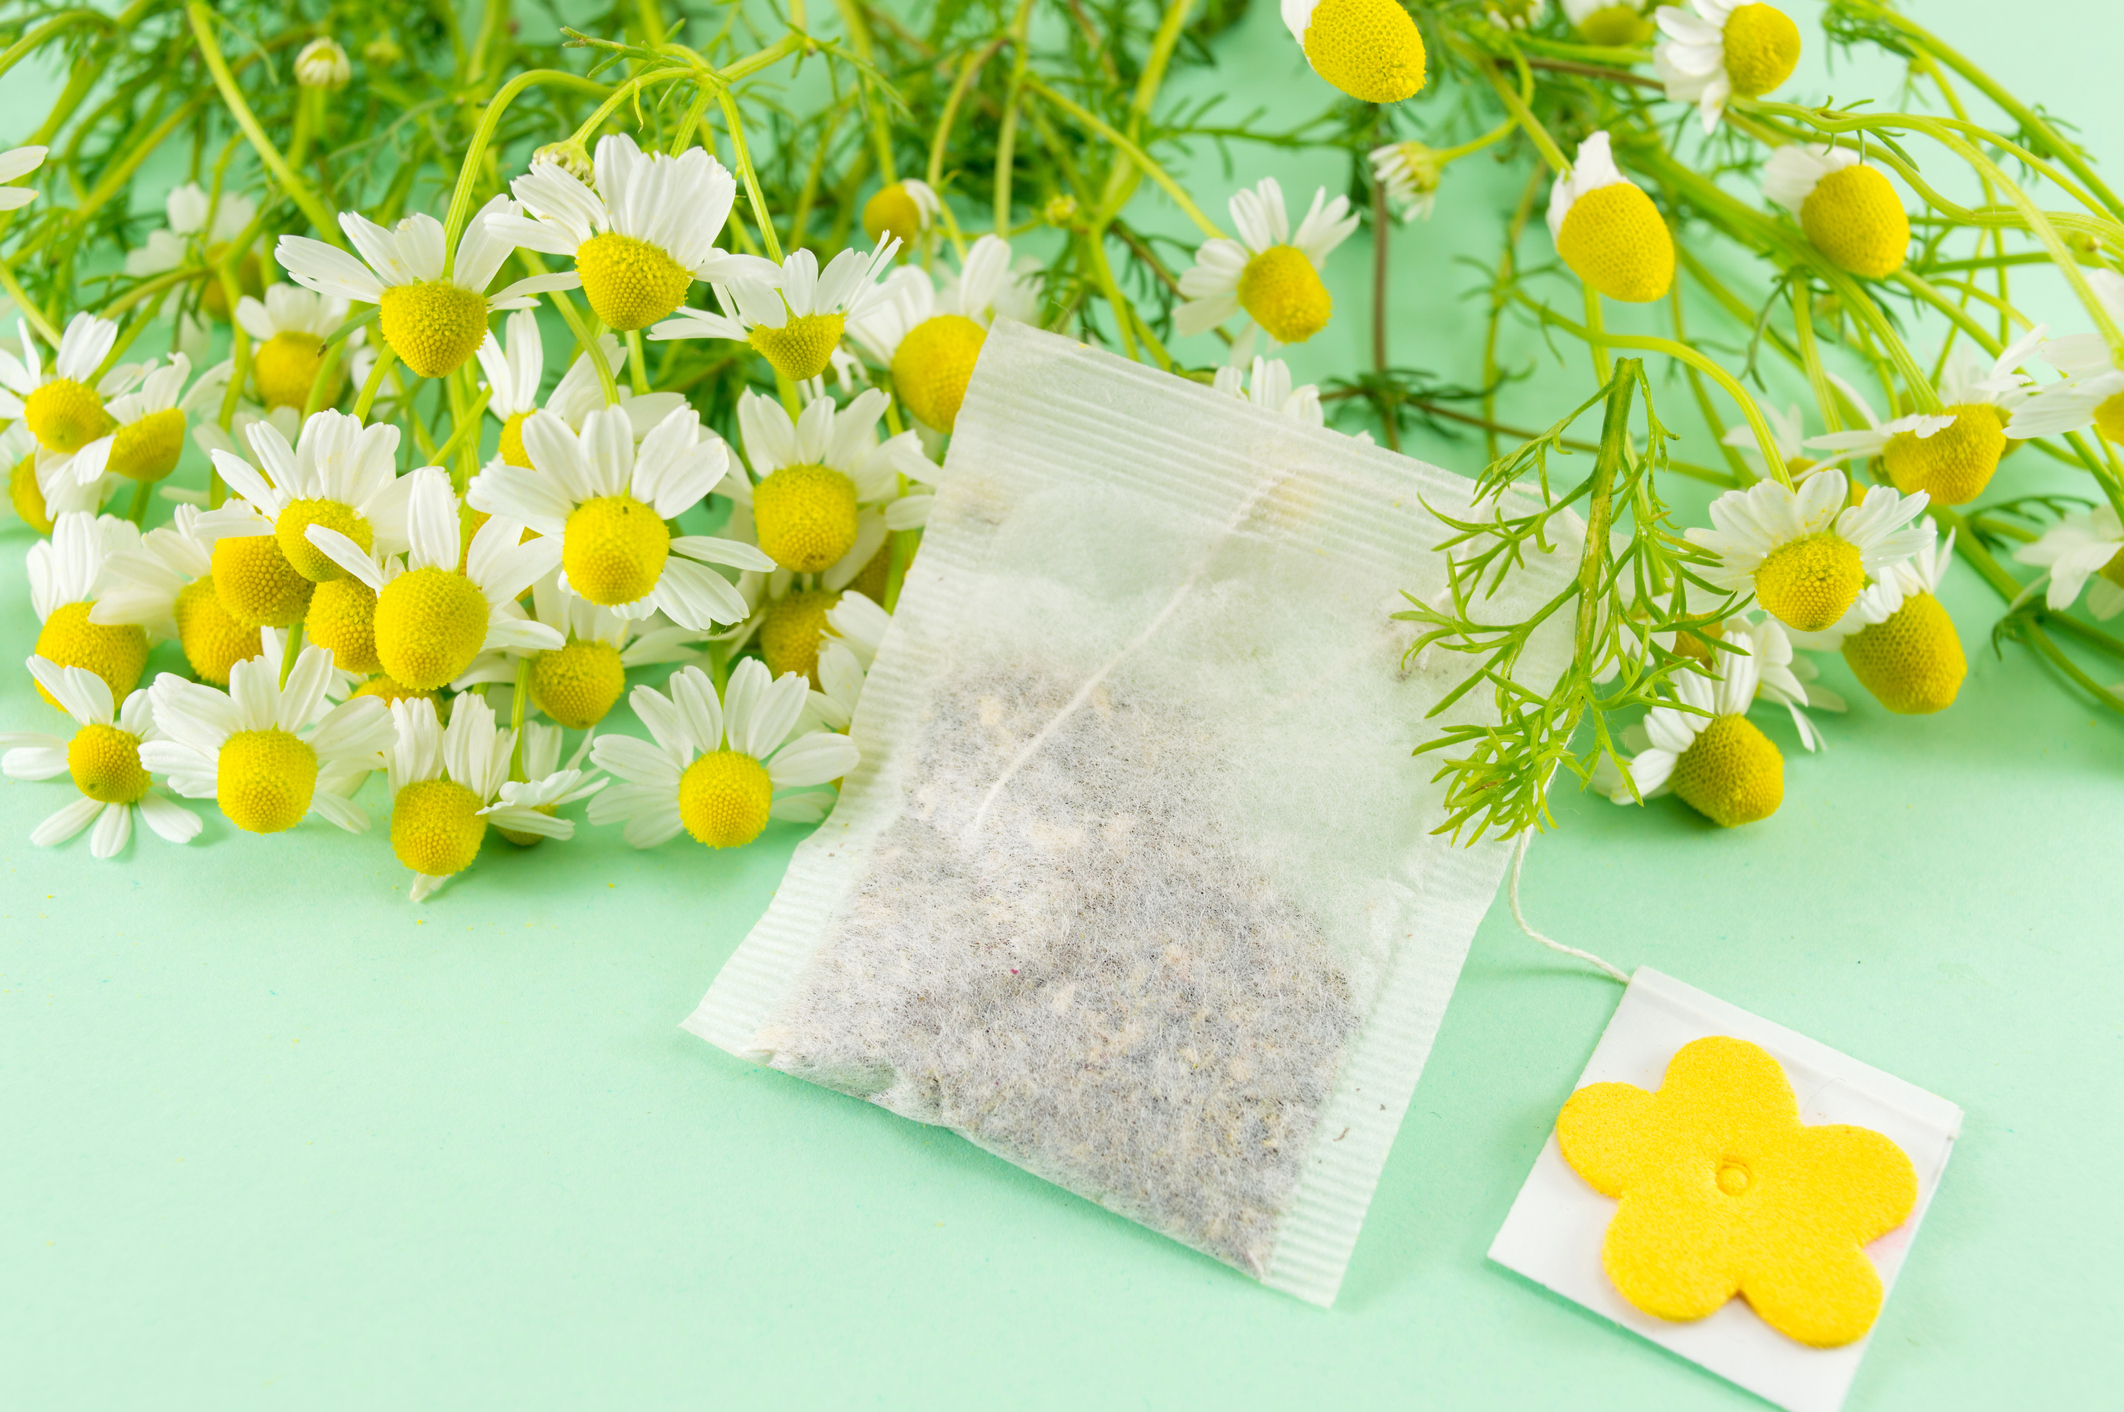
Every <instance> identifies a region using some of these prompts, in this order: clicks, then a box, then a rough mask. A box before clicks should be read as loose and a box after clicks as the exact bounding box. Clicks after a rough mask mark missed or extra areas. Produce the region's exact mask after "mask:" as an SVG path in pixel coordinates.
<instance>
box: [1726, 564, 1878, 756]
mask: <svg viewBox="0 0 2124 1412" xmlns="http://www.w3.org/2000/svg"><path fill="white" fill-rule="evenodd" d="M1889 572H1890V573H1891V574H1893V573H1894V572H1896V571H1895V570H1893V569H1891V570H1889ZM1868 591H1869V592H1870V591H1871V590H1870V587H1869V590H1868ZM1859 597H1860V598H1861V599H1862V600H1863V599H1864V597H1865V594H1863V593H1862V594H1860V595H1859ZM1721 640H1722V641H1724V642H1727V643H1731V644H1733V645H1735V646H1737V647H1738V648H1739V649H1740V650H1741V651H1743V652H1746V653H1747V654H1748V655H1749V656H1750V657H1752V658H1754V660H1755V671H1756V684H1755V695H1756V699H1757V700H1759V701H1770V702H1774V703H1776V704H1777V705H1780V706H1783V707H1784V708H1785V710H1786V711H1787V712H1788V713H1790V715H1791V717H1792V728H1793V729H1794V730H1796V731H1798V732H1799V738H1800V744H1801V745H1802V746H1804V747H1806V749H1807V750H1808V751H1810V752H1811V751H1814V750H1818V749H1820V748H1821V746H1822V735H1821V732H1820V731H1819V730H1817V729H1816V728H1815V725H1814V722H1813V721H1812V720H1811V719H1809V718H1808V716H1807V712H1806V709H1805V708H1807V707H1810V706H1811V707H1814V708H1815V709H1817V710H1822V711H1837V712H1841V711H1844V710H1846V709H1847V707H1846V706H1845V703H1844V698H1843V697H1842V696H1840V695H1838V694H1837V693H1836V692H1834V691H1831V690H1830V689H1829V688H1827V687H1825V686H1823V685H1821V683H1820V681H1819V678H1820V676H1821V670H1820V669H1819V668H1817V667H1816V666H1815V665H1814V663H1812V662H1810V661H1808V660H1807V659H1806V658H1804V657H1802V656H1800V655H1799V654H1798V653H1796V652H1794V651H1793V650H1792V649H1793V646H1794V644H1793V641H1792V634H1790V633H1788V632H1787V631H1786V630H1785V627H1784V624H1782V623H1780V622H1778V621H1777V619H1775V618H1772V617H1770V616H1768V615H1767V614H1755V613H1740V614H1736V615H1735V616H1734V617H1731V618H1728V619H1727V620H1726V622H1725V631H1724V632H1723V633H1722V634H1721ZM1732 655H1733V654H1732V653H1719V654H1718V656H1720V657H1721V658H1725V657H1730V656H1732ZM1724 668H1725V664H1724V662H1723V661H1720V662H1718V663H1716V664H1715V670H1721V671H1722V670H1724Z"/></svg>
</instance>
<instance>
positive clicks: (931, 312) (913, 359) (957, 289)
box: [848, 235, 1039, 432]
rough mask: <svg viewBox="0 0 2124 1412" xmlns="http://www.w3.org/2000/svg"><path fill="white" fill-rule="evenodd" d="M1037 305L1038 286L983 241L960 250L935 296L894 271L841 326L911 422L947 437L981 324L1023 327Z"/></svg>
mask: <svg viewBox="0 0 2124 1412" xmlns="http://www.w3.org/2000/svg"><path fill="white" fill-rule="evenodd" d="M1038 300H1039V283H1038V281H1037V280H1036V279H1033V278H1029V277H1027V276H1024V275H1021V274H1019V273H1016V272H1014V271H1013V270H1012V269H1011V262H1010V242H1009V241H1006V240H1004V239H1002V238H1001V237H1000V236H994V235H984V236H982V237H981V238H980V239H979V240H976V241H975V242H974V243H973V244H972V245H971V246H970V247H968V249H967V251H966V263H965V267H964V268H963V269H962V270H961V271H960V273H959V277H958V278H957V279H956V280H949V279H948V280H947V282H946V284H945V286H944V288H943V289H941V290H940V289H938V288H937V287H936V285H935V284H933V283H932V282H931V280H930V277H929V274H928V272H927V271H925V270H921V269H917V268H915V267H913V266H902V267H901V268H900V269H897V270H894V271H893V272H892V273H891V274H890V275H888V276H887V277H886V279H885V284H884V289H883V292H882V294H881V295H880V297H879V298H878V299H877V300H876V301H875V302H874V303H873V304H872V305H871V306H870V307H869V309H867V310H866V311H865V312H864V313H863V314H862V315H861V316H860V317H859V318H855V319H852V320H850V321H849V324H848V337H849V339H850V341H851V342H853V343H854V344H855V345H856V346H857V347H859V348H861V349H862V350H863V351H864V352H865V353H867V354H869V355H870V356H871V358H873V359H874V360H876V361H877V362H878V363H880V364H882V365H883V366H885V367H888V368H890V369H892V386H893V391H895V392H897V393H898V394H899V396H900V401H901V402H903V403H905V404H906V407H907V410H908V411H909V412H911V413H913V414H914V418H915V420H916V421H918V422H920V423H921V424H922V425H923V426H926V427H929V428H931V429H933V430H936V431H941V432H948V431H950V430H951V429H952V428H953V427H954V426H956V425H957V424H958V419H959V404H960V403H961V402H963V401H965V399H966V384H967V381H968V380H969V379H971V378H972V377H973V369H974V360H975V359H977V358H979V357H980V356H981V345H982V343H983V342H984V341H985V340H986V339H987V337H988V326H989V324H990V323H992V322H993V321H994V320H995V319H997V318H1012V319H1017V320H1019V321H1021V322H1027V321H1030V320H1031V318H1032V316H1033V314H1034V312H1035V311H1036V309H1037V307H1038Z"/></svg>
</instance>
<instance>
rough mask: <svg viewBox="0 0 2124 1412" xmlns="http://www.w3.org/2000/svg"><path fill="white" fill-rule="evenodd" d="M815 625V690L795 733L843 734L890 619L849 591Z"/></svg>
mask: <svg viewBox="0 0 2124 1412" xmlns="http://www.w3.org/2000/svg"><path fill="white" fill-rule="evenodd" d="M820 619H821V628H822V631H821V633H820V635H819V636H818V637H817V638H816V639H815V640H814V641H813V642H812V643H811V645H810V650H811V653H812V661H811V664H810V669H809V675H810V677H811V680H812V683H813V686H814V687H815V690H813V691H812V693H811V696H810V698H809V704H808V705H806V707H805V708H804V710H805V716H804V725H802V726H800V727H798V733H799V734H802V733H803V731H804V730H806V729H818V730H836V731H846V730H847V729H848V723H849V721H850V720H851V719H853V717H854V715H855V708H856V702H857V701H858V700H859V699H860V698H861V696H862V694H863V683H864V680H865V678H866V677H867V676H868V674H869V672H870V664H871V663H872V662H874V661H875V660H877V655H878V645H879V644H880V643H881V642H883V641H884V640H885V630H886V628H888V627H890V626H891V625H892V618H891V616H890V615H889V614H888V613H886V611H885V610H884V609H883V608H880V607H879V606H878V605H877V603H876V602H874V601H873V600H872V599H871V598H870V597H869V596H868V595H866V594H863V593H859V592H857V591H855V590H854V589H850V590H849V591H848V592H846V593H839V594H835V595H833V598H832V601H831V602H829V603H828V604H827V605H826V606H825V608H824V610H823V611H822V612H821V613H820ZM761 655H763V656H765V657H767V670H768V671H770V672H772V671H774V670H775V663H774V658H773V656H772V655H771V654H768V653H765V652H763V653H762V654H761ZM829 802H830V801H829ZM821 817H824V816H823V815H822V816H821Z"/></svg>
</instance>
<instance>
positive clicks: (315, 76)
mask: <svg viewBox="0 0 2124 1412" xmlns="http://www.w3.org/2000/svg"><path fill="white" fill-rule="evenodd" d="M353 77H354V66H353V65H351V64H349V63H348V62H347V51H346V50H344V49H342V48H340V47H339V41H338V40H336V39H333V38H331V37H329V36H326V35H320V36H319V37H318V38H316V39H313V40H311V41H310V42H309V43H308V44H305V45H303V46H302V52H301V53H299V54H297V55H296V56H295V81H296V82H297V83H299V84H301V85H302V86H303V87H304V88H344V87H346V86H347V83H348V82H349V81H350V80H351V79H352V78H353Z"/></svg>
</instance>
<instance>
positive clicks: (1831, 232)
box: [1763, 143, 1910, 279]
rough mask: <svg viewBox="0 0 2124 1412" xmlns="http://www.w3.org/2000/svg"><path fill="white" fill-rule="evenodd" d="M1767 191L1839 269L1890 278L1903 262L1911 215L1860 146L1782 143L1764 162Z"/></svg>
mask: <svg viewBox="0 0 2124 1412" xmlns="http://www.w3.org/2000/svg"><path fill="white" fill-rule="evenodd" d="M1763 195H1764V196H1766V197H1768V198H1769V199H1770V200H1772V201H1775V202H1776V203H1777V204H1778V205H1780V206H1783V207H1784V208H1785V209H1786V210H1788V211H1790V212H1792V214H1793V215H1795V216H1797V217H1799V223H1800V229H1801V230H1803V231H1805V232H1806V233H1807V239H1808V240H1809V241H1811V242H1812V243H1813V245H1814V248H1815V249H1817V250H1819V251H1821V252H1822V253H1823V254H1824V255H1826V256H1828V257H1829V259H1830V261H1831V262H1833V263H1834V264H1835V265H1836V266H1837V267H1838V268H1839V269H1845V270H1849V271H1850V272H1851V273H1852V274H1855V275H1860V276H1863V277H1865V278H1867V279H1885V278H1887V277H1888V276H1889V275H1892V274H1894V273H1895V272H1896V271H1897V270H1899V269H1901V268H1902V267H1903V256H1904V253H1905V252H1906V251H1907V250H1908V249H1909V246H1910V217H1909V215H1908V214H1906V213H1905V212H1904V210H1903V202H1902V199H1901V198H1900V197H1898V196H1897V195H1896V194H1895V188H1894V187H1892V186H1890V185H1889V184H1888V178H1886V177H1884V176H1882V175H1881V174H1880V173H1879V172H1878V171H1876V170H1874V169H1873V168H1872V167H1868V166H1864V165H1862V164H1861V163H1860V162H1859V159H1858V154H1857V153H1856V152H1852V151H1850V150H1848V149H1846V148H1842V147H1808V146H1803V145H1800V144H1797V143H1795V144H1793V145H1791V146H1789V147H1780V148H1778V149H1777V151H1775V152H1773V153H1771V154H1770V160H1769V162H1768V163H1767V164H1765V166H1764V168H1763Z"/></svg>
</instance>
